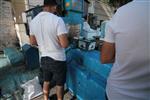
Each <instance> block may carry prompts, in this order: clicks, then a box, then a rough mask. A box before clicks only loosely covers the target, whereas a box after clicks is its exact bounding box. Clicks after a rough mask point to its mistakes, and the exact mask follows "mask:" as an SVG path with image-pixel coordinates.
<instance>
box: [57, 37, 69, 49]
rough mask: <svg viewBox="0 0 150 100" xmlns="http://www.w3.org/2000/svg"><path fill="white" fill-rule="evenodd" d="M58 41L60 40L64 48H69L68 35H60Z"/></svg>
mask: <svg viewBox="0 0 150 100" xmlns="http://www.w3.org/2000/svg"><path fill="white" fill-rule="evenodd" d="M58 40H59V43H60V45H61V47H62V48H67V47H68V44H69V42H68V37H67V35H66V34H62V35H59V36H58Z"/></svg>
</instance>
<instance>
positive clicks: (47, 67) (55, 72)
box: [41, 57, 67, 86]
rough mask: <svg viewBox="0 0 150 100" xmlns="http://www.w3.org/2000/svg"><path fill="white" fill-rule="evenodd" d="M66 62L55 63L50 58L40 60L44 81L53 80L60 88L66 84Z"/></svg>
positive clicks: (55, 61)
mask: <svg viewBox="0 0 150 100" xmlns="http://www.w3.org/2000/svg"><path fill="white" fill-rule="evenodd" d="M66 66H67V65H66V61H57V60H54V59H52V58H50V57H42V58H41V68H42V72H43V78H44V81H51V80H52V79H54V80H55V82H56V85H59V86H62V85H64V83H65V82H66V68H67V67H66Z"/></svg>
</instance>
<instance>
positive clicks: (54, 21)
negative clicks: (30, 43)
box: [30, 12, 66, 61]
mask: <svg viewBox="0 0 150 100" xmlns="http://www.w3.org/2000/svg"><path fill="white" fill-rule="evenodd" d="M60 22H62V19H61V18H60V17H58V16H56V15H54V14H52V13H49V12H41V13H39V14H38V15H37V16H36V17H35V18H34V19H33V20H32V22H31V25H30V26H31V29H32V30H31V33H34V34H35V37H36V39H37V43H38V47H39V51H40V53H41V56H50V57H51V58H53V59H55V60H61V61H64V60H65V59H66V58H65V53H64V49H63V48H62V47H61V46H60V44H59V40H58V35H59V33H61V32H58V31H59V29H57V28H58V25H59V24H60Z"/></svg>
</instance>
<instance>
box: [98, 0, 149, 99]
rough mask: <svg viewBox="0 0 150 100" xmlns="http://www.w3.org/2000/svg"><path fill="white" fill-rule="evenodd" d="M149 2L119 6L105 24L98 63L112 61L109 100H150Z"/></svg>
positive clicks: (108, 84)
mask: <svg viewBox="0 0 150 100" xmlns="http://www.w3.org/2000/svg"><path fill="white" fill-rule="evenodd" d="M149 16H150V1H149V0H133V1H132V2H130V3H128V4H127V5H124V6H122V7H121V8H119V9H118V10H117V12H116V14H115V15H114V16H113V18H112V19H111V20H110V22H109V24H108V30H107V32H106V36H105V42H104V45H103V47H102V52H101V62H102V63H110V62H114V65H113V67H112V70H111V72H110V75H109V78H108V81H107V87H106V92H107V96H108V99H109V100H150V17H149Z"/></svg>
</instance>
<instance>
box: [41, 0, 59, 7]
mask: <svg viewBox="0 0 150 100" xmlns="http://www.w3.org/2000/svg"><path fill="white" fill-rule="evenodd" d="M56 5H57V2H56V0H44V6H56Z"/></svg>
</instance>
